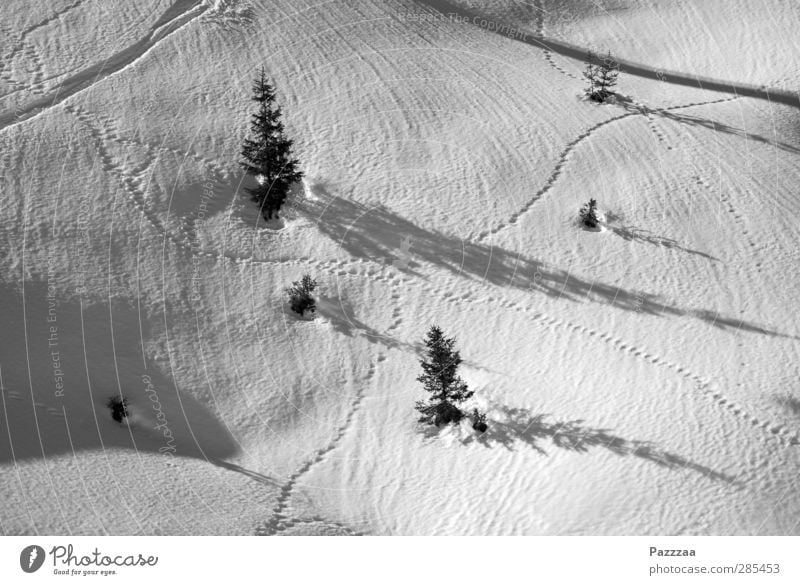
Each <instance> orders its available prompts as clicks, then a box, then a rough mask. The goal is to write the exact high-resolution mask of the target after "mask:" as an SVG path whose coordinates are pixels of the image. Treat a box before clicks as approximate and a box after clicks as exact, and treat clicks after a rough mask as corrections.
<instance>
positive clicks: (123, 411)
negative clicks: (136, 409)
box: [106, 396, 128, 423]
mask: <svg viewBox="0 0 800 585" xmlns="http://www.w3.org/2000/svg"><path fill="white" fill-rule="evenodd" d="M106 406H108V408H110V409H111V418H113V419H114V420H115V421H117V422H118V423H121V422H122V419H123V418H126V417H127V416H128V399H127V398H125V397H124V396H112V397H111V398H109V399H108V401H107V402H106Z"/></svg>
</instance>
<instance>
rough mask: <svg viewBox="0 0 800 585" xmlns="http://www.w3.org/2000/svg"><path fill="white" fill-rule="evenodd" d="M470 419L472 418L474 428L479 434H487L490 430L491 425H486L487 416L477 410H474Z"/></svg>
mask: <svg viewBox="0 0 800 585" xmlns="http://www.w3.org/2000/svg"><path fill="white" fill-rule="evenodd" d="M470 418H472V428H473V429H475V430H476V431H478V432H479V433H485V432H486V429H488V428H489V425H487V424H486V414H485V413H483V412H480V411H479V410H478V409H477V408H473V409H472V414H471V415H470Z"/></svg>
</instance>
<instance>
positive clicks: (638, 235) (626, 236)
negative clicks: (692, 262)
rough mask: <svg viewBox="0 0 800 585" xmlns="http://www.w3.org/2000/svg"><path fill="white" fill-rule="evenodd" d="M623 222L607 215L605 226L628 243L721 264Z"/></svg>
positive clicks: (706, 255) (702, 254)
mask: <svg viewBox="0 0 800 585" xmlns="http://www.w3.org/2000/svg"><path fill="white" fill-rule="evenodd" d="M621 220H622V218H621V217H620V216H617V215H614V214H612V213H607V214H606V223H605V224H604V225H605V227H606V228H608V229H609V230H611V231H612V232H613V233H614V234H615V235H617V236H619V237H620V238H622V239H623V240H626V241H628V242H635V243H639V244H649V245H651V246H657V247H660V248H668V249H670V250H680V251H681V252H685V253H686V254H691V255H693V256H700V257H702V258H706V259H707V260H711V261H713V262H719V258H716V257H714V256H712V255H711V254H706V253H705V252H701V251H699V250H692V249H691V248H686V247H684V246H681V245H680V244H679V243H678V242H677V241H676V240H675V239H673V238H667V237H666V236H657V235H655V234H653V233H652V232H651V231H649V230H645V229H642V228H637V227H634V226H629V225H624V224H622V223H617V222H620V221H621Z"/></svg>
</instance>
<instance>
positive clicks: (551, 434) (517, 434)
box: [421, 407, 739, 485]
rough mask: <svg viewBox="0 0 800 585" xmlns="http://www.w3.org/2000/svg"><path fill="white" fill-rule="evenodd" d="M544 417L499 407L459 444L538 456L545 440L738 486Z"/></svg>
mask: <svg viewBox="0 0 800 585" xmlns="http://www.w3.org/2000/svg"><path fill="white" fill-rule="evenodd" d="M546 419H547V415H544V414H537V415H531V413H530V412H529V411H528V410H525V409H522V408H510V407H502V408H501V411H500V413H499V417H497V420H489V421H487V422H488V425H489V429H488V430H487V431H486V432H485V433H481V434H478V433H474V434H473V433H471V434H468V435H467V436H466V438H464V439H462V443H465V444H469V443H477V444H479V445H483V446H484V447H487V448H492V447H494V446H495V445H497V446H501V447H504V448H506V449H508V450H509V451H513V450H514V449H515V448H516V447H517V446H518V445H519V444H524V445H527V446H529V447H531V448H533V449H534V450H536V451H537V452H538V453H540V454H542V455H547V452H546V451H545V450H544V449H543V448H542V447H541V445H540V443H541V442H542V441H544V440H549V441H550V443H552V445H553V446H555V447H558V448H559V449H565V450H567V451H574V452H577V453H586V452H588V451H589V450H590V449H594V448H598V449H606V450H607V451H611V452H612V453H614V454H615V455H619V456H620V457H628V456H631V457H637V458H639V459H643V460H645V461H648V462H649V463H654V464H655V465H658V466H660V467H666V468H668V469H685V470H688V471H692V472H695V473H699V474H700V475H702V476H704V477H707V478H709V479H712V480H715V481H721V482H724V483H728V484H733V485H739V482H738V481H737V479H736V478H735V477H734V476H731V475H728V474H725V473H721V472H718V471H714V470H713V469H711V468H710V467H707V466H705V465H701V464H699V463H696V462H694V461H691V460H690V459H687V458H685V457H682V456H680V455H676V454H675V453H671V452H669V451H666V450H664V449H661V448H659V447H658V446H657V445H655V444H654V443H652V442H650V441H639V440H631V439H625V438H623V437H620V436H619V435H616V434H614V433H613V432H611V431H609V430H608V429H602V428H595V427H591V426H587V425H585V424H584V421H582V420H568V421H561V422H550V421H548V420H546ZM421 432H422V433H423V434H424V435H425V436H426V437H432V436H435V435H436V434H437V433H438V429H437V428H436V427H432V426H426V427H423V428H422V429H421Z"/></svg>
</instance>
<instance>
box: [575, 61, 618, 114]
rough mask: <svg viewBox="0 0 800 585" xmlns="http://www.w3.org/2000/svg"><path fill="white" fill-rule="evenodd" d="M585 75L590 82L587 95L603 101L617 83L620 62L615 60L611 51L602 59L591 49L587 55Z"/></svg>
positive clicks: (597, 100)
mask: <svg viewBox="0 0 800 585" xmlns="http://www.w3.org/2000/svg"><path fill="white" fill-rule="evenodd" d="M583 76H584V77H585V78H586V80H587V82H588V86H587V87H586V90H585V92H586V95H587V96H589V98H590V99H592V100H594V101H596V102H603V101H605V100H606V98H607V97H609V96H610V95H611V93H612V91H611V90H612V89H613V87H614V86H615V85H617V77H618V76H619V63H617V62H616V61H615V60H614V58H613V57H612V56H611V52H610V51H609V52H608V53H607V54H606V56H605V57H603V58H602V59H599V58H598V57H597V56H596V55H595V54H594V53H592V52H591V51H590V52H589V53H588V54H587V55H586V69H584V70H583Z"/></svg>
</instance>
